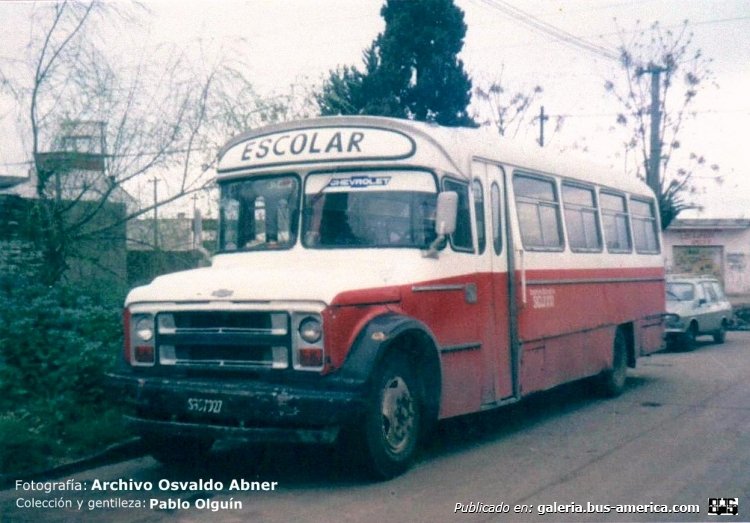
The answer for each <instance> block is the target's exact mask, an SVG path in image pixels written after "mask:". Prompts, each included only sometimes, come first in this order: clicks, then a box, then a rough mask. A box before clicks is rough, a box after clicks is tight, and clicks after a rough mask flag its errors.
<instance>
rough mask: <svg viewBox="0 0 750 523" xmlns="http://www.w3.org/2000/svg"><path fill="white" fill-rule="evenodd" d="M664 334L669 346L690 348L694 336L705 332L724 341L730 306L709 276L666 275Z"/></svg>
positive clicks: (729, 317)
mask: <svg viewBox="0 0 750 523" xmlns="http://www.w3.org/2000/svg"><path fill="white" fill-rule="evenodd" d="M666 293H667V318H666V320H667V321H666V330H665V335H666V338H667V346H668V347H669V348H678V349H683V350H692V349H694V348H695V342H696V338H697V337H698V336H701V335H705V334H709V335H712V336H713V337H714V341H715V342H716V343H724V338H725V336H726V329H727V327H728V326H729V324H730V322H731V319H732V305H731V304H730V303H729V301H728V300H727V299H726V297H725V296H724V292H723V291H722V289H721V284H720V283H719V281H718V280H717V279H716V278H715V277H713V276H684V275H669V276H667V285H666Z"/></svg>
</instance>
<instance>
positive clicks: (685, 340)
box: [681, 323, 698, 352]
mask: <svg viewBox="0 0 750 523" xmlns="http://www.w3.org/2000/svg"><path fill="white" fill-rule="evenodd" d="M697 338H698V325H697V324H695V323H691V324H690V327H688V330H686V331H685V334H684V335H683V337H682V345H681V347H682V350H684V351H688V352H689V351H692V350H695V347H696V346H697V345H698V339H697Z"/></svg>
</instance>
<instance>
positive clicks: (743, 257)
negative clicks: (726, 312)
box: [664, 219, 750, 295]
mask: <svg viewBox="0 0 750 523" xmlns="http://www.w3.org/2000/svg"><path fill="white" fill-rule="evenodd" d="M664 254H665V258H666V260H665V261H666V267H667V271H668V272H674V273H693V274H713V275H715V276H716V277H718V278H719V279H720V280H721V281H722V282H723V284H724V289H725V291H726V293H727V294H729V295H750V220H746V219H685V220H675V221H674V222H672V223H671V224H670V226H669V228H668V229H667V230H666V231H664Z"/></svg>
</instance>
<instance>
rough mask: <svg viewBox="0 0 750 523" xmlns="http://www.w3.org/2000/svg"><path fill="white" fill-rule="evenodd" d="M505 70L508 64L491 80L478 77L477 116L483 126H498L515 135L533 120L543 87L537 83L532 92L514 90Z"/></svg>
mask: <svg viewBox="0 0 750 523" xmlns="http://www.w3.org/2000/svg"><path fill="white" fill-rule="evenodd" d="M504 71H505V67H503V68H502V69H501V71H500V74H499V75H498V76H497V77H496V78H495V79H494V80H492V81H489V82H487V81H476V80H475V83H476V86H475V87H474V96H475V100H476V101H475V104H474V105H475V106H476V108H475V111H474V112H475V115H474V118H475V120H476V121H477V122H479V123H480V124H481V125H489V126H492V127H494V128H495V129H497V132H498V133H499V134H500V136H507V137H509V138H515V137H516V135H517V134H518V131H519V130H520V129H521V126H522V125H523V124H524V123H526V124H527V125H528V124H531V123H533V118H530V117H529V110H530V109H531V106H532V105H533V103H534V102H535V101H536V100H537V98H538V97H539V96H540V95H541V94H542V92H543V89H542V87H541V86H539V85H535V86H534V87H533V88H531V89H530V90H528V91H522V90H518V91H516V90H512V89H510V88H508V86H507V85H506V83H505V80H504V78H503V76H504Z"/></svg>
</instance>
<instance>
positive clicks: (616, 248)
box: [599, 191, 632, 252]
mask: <svg viewBox="0 0 750 523" xmlns="http://www.w3.org/2000/svg"><path fill="white" fill-rule="evenodd" d="M599 205H600V206H601V209H602V224H603V225H604V238H605V239H606V241H607V250H608V251H609V252H630V251H631V250H632V247H631V244H630V227H629V224H628V221H629V220H628V210H627V207H626V206H625V196H624V195H620V194H613V193H609V192H605V191H601V192H600V193H599Z"/></svg>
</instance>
